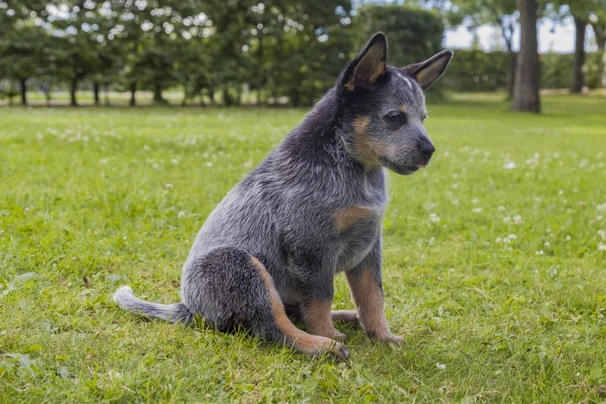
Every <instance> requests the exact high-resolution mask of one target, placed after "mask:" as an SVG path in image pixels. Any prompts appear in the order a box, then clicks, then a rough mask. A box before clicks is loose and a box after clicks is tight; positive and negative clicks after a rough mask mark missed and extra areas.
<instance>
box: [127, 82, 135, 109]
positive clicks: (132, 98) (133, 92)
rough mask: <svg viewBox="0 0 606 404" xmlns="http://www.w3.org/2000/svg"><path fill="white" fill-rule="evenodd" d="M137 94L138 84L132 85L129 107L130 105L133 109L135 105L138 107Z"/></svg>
mask: <svg viewBox="0 0 606 404" xmlns="http://www.w3.org/2000/svg"><path fill="white" fill-rule="evenodd" d="M136 92H137V83H132V84H131V85H130V102H129V103H128V105H130V106H131V107H134V106H135V105H137V99H136V98H135V93H136Z"/></svg>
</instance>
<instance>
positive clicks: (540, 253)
mask: <svg viewBox="0 0 606 404" xmlns="http://www.w3.org/2000/svg"><path fill="white" fill-rule="evenodd" d="M535 254H536V255H543V254H545V252H544V251H543V250H539V251H535Z"/></svg>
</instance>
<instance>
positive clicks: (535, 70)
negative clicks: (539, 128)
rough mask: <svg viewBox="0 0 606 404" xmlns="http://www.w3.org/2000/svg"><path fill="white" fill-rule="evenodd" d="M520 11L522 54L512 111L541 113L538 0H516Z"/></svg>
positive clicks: (517, 69) (518, 63) (518, 66)
mask: <svg viewBox="0 0 606 404" xmlns="http://www.w3.org/2000/svg"><path fill="white" fill-rule="evenodd" d="M516 3H517V5H518V10H519V11H520V30H521V35H520V52H519V54H518V57H517V60H516V76H515V83H514V86H513V99H512V103H511V109H512V110H514V111H528V112H540V111H541V101H540V99H539V53H538V42H537V2H536V0H516Z"/></svg>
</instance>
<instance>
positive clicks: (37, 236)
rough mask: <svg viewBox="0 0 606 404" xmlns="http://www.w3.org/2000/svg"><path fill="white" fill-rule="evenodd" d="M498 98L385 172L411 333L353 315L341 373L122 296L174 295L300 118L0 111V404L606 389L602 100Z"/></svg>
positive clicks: (605, 110)
mask: <svg viewBox="0 0 606 404" xmlns="http://www.w3.org/2000/svg"><path fill="white" fill-rule="evenodd" d="M500 99H501V97H500V96H498V95H497V96H495V95H480V96H478V95H474V96H469V95H466V96H456V97H455V98H454V100H453V102H451V103H449V104H446V105H430V106H429V111H430V118H429V119H428V120H427V121H426V122H427V128H428V131H429V133H430V135H431V136H432V139H433V140H434V143H435V145H436V148H437V153H436V155H435V158H434V160H433V162H432V164H431V165H430V166H429V167H428V168H427V169H426V170H423V171H422V172H421V173H418V174H415V175H413V176H410V177H399V176H396V175H392V174H390V198H391V201H390V205H389V207H388V210H387V214H386V217H385V222H384V283H385V293H386V301H387V304H388V307H387V310H386V311H387V316H388V319H389V321H390V324H391V327H392V330H394V332H396V333H398V334H400V335H403V336H404V337H405V338H406V341H407V344H406V345H404V346H402V347H395V346H390V345H380V344H376V343H373V342H372V341H370V340H369V339H367V338H366V337H365V336H364V334H363V333H362V332H361V331H359V330H356V329H352V328H347V327H341V329H342V330H344V331H345V332H346V333H347V334H348V336H349V340H348V344H347V345H348V347H349V349H350V351H351V353H352V360H351V362H349V363H339V362H336V361H334V360H332V359H331V358H327V357H320V358H308V357H305V356H301V355H299V354H296V353H293V352H292V351H290V350H289V349H287V348H283V347H278V346H275V345H270V344H266V343H262V342H260V341H257V340H254V339H252V338H250V337H246V336H244V335H225V334H220V333H217V332H214V331H209V330H204V329H192V328H189V327H186V326H182V325H170V324H167V323H163V322H160V321H145V320H141V319H139V318H137V317H135V316H133V315H131V314H129V313H126V312H124V311H122V310H120V309H118V308H117V306H116V305H115V304H114V302H113V301H112V299H111V293H112V292H113V291H114V290H115V289H116V288H117V287H118V286H119V285H122V284H129V285H131V286H132V287H133V290H134V292H135V293H136V294H137V295H139V296H141V297H143V298H147V299H150V300H155V301H160V302H165V303H172V302H176V301H177V300H178V296H179V277H180V271H181V265H182V263H183V262H184V260H185V258H186V255H187V253H188V250H189V248H190V246H191V243H192V242H193V240H194V237H195V234H196V232H197V230H198V229H199V227H200V226H201V225H202V223H203V221H204V219H205V217H206V216H207V215H208V214H209V212H210V211H211V210H212V209H213V207H214V206H215V205H216V204H217V203H218V202H219V201H220V200H221V198H222V197H223V196H224V194H225V193H226V192H227V191H228V190H229V189H230V188H231V187H232V186H233V185H234V184H235V183H236V182H237V181H238V180H240V179H241V178H243V177H244V176H245V175H246V173H247V172H249V171H250V170H251V168H252V167H253V166H255V165H256V164H257V163H259V162H260V161H261V160H262V159H263V157H264V156H265V155H266V154H267V153H268V152H269V151H270V150H271V148H272V147H274V146H275V145H276V144H277V143H278V142H279V141H280V139H281V138H282V137H283V135H284V134H285V133H287V132H288V131H289V130H290V128H292V127H293V126H294V125H295V124H296V123H297V122H298V121H299V120H300V119H301V117H302V116H303V114H304V113H305V111H304V110H290V109H261V110H258V109H253V108H248V109H200V108H141V109H128V108H98V109H95V108H77V109H70V108H54V109H53V108H51V109H47V108H42V107H40V108H33V109H22V108H2V109H0V402H2V403H8V402H11V403H12V402H47V401H50V402H102V401H120V402H134V401H144V402H156V401H168V402H184V401H189V402H200V401H225V402H230V401H233V400H239V401H244V402H258V401H260V400H262V401H288V402H300V401H311V402H317V401H335V402H372V401H382V402H393V401H401V402H413V401H416V402H439V401H444V402H485V401H487V402H501V401H504V402H544V403H563V402H575V403H576V402H579V401H583V400H586V401H584V402H587V403H593V402H604V401H606V318H605V316H606V98H601V97H592V98H590V97H573V96H549V97H544V99H543V100H544V111H545V113H544V114H542V115H539V116H535V115H528V114H513V113H510V112H509V111H508V109H507V104H506V103H504V102H502V101H500ZM334 307H335V308H337V309H342V308H353V303H352V302H351V299H350V297H349V293H348V290H347V285H346V282H345V280H344V277H343V276H338V279H337V286H336V298H335V302H334Z"/></svg>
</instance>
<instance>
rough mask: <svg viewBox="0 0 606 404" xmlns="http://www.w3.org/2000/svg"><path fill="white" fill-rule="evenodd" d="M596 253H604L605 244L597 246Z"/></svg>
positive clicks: (605, 249)
mask: <svg viewBox="0 0 606 404" xmlns="http://www.w3.org/2000/svg"><path fill="white" fill-rule="evenodd" d="M598 251H606V244H598Z"/></svg>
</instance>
